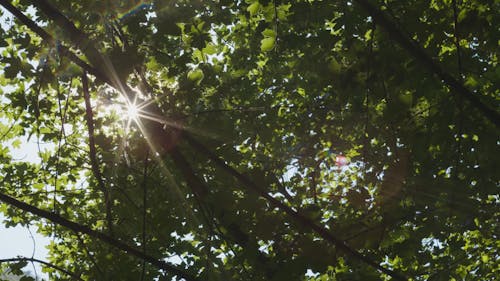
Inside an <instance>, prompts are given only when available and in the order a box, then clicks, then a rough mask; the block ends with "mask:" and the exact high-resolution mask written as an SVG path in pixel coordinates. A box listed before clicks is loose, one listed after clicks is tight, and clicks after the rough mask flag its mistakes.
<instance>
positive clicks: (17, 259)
mask: <svg viewBox="0 0 500 281" xmlns="http://www.w3.org/2000/svg"><path fill="white" fill-rule="evenodd" d="M22 261H26V262H37V263H41V264H43V265H46V266H48V267H51V268H53V269H55V270H57V271H60V272H62V273H64V274H66V275H68V276H70V277H71V278H72V279H74V280H81V281H83V279H82V278H81V277H80V276H79V275H77V274H75V273H73V272H71V271H68V270H66V269H64V268H62V267H60V266H57V265H55V264H53V263H50V262H47V261H43V260H39V259H36V258H28V257H17V258H10V259H0V264H1V263H4V262H22Z"/></svg>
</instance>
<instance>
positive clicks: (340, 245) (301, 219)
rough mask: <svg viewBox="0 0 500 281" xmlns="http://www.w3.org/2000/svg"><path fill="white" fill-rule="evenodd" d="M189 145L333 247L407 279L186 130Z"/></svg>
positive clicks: (401, 278)
mask: <svg viewBox="0 0 500 281" xmlns="http://www.w3.org/2000/svg"><path fill="white" fill-rule="evenodd" d="M184 138H185V139H186V140H187V142H188V143H189V145H190V146H191V147H192V148H193V149H195V150H196V151H198V152H200V153H202V154H204V155H205V156H207V157H208V159H210V161H212V162H213V163H214V164H216V165H217V166H219V167H220V168H221V169H222V170H224V171H226V172H227V173H228V174H230V175H231V176H233V177H234V178H235V179H237V180H238V181H239V182H240V183H241V184H243V185H244V186H245V187H246V188H248V189H249V190H252V191H254V192H256V193H257V194H259V195H260V196H261V197H263V198H264V199H266V200H267V201H268V202H269V203H270V204H272V205H273V206H274V207H275V208H278V209H280V210H281V211H283V212H285V213H286V214H287V215H288V216H289V217H290V218H292V219H293V220H294V221H295V222H297V223H299V224H300V225H302V226H305V227H306V228H309V229H311V230H313V231H314V232H316V233H317V234H318V235H319V236H321V237H322V238H323V239H325V240H326V241H328V242H329V243H331V244H333V245H335V247H336V248H337V249H338V250H340V251H342V252H344V253H345V254H347V255H348V256H351V257H353V258H355V259H357V260H358V261H361V262H363V263H365V264H367V265H369V266H371V267H373V268H375V269H377V270H378V271H380V272H383V273H385V274H387V275H389V276H391V277H392V278H394V279H395V280H407V278H406V277H404V276H402V275H400V274H399V273H397V272H394V271H393V270H390V269H387V268H385V267H383V266H381V265H380V264H378V263H377V262H375V261H373V260H371V259H370V258H368V257H366V256H364V255H363V254H361V253H359V252H358V251H356V250H354V249H352V248H351V247H350V246H349V245H348V244H347V243H346V242H345V241H344V240H342V239H340V238H338V237H336V236H334V235H333V234H332V233H330V231H328V230H327V229H326V228H324V227H323V226H320V225H318V224H317V223H315V222H314V221H312V220H310V219H309V218H307V217H306V216H304V215H302V214H301V213H299V212H297V211H296V210H294V209H292V208H291V207H289V206H287V205H285V204H284V203H283V202H281V201H280V200H278V199H276V198H274V197H272V196H271V195H269V193H267V191H266V190H264V189H263V188H261V187H260V186H258V185H257V184H255V183H254V182H253V181H252V180H250V179H249V178H248V177H247V176H245V175H243V174H241V173H240V172H238V171H237V170H235V169H234V168H233V167H231V166H229V165H228V164H227V163H226V162H225V161H224V160H223V159H221V158H219V157H218V156H217V155H215V154H214V153H213V152H212V151H210V150H209V149H208V148H207V147H205V146H204V145H203V144H201V143H200V142H198V141H197V140H195V139H194V138H192V137H191V136H190V135H188V133H187V132H185V137H184Z"/></svg>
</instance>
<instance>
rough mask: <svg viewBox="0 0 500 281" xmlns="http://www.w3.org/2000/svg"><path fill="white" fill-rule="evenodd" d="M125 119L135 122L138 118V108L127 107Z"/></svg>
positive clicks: (135, 106) (133, 106) (133, 105)
mask: <svg viewBox="0 0 500 281" xmlns="http://www.w3.org/2000/svg"><path fill="white" fill-rule="evenodd" d="M127 115H128V116H127V117H126V118H127V119H132V120H137V119H138V118H139V108H138V107H137V105H135V104H129V105H128V106H127Z"/></svg>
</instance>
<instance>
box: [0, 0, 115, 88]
mask: <svg viewBox="0 0 500 281" xmlns="http://www.w3.org/2000/svg"><path fill="white" fill-rule="evenodd" d="M10 2H11V1H9V0H0V5H2V6H3V7H4V8H5V9H6V10H7V11H9V12H10V13H12V14H13V15H14V16H15V17H16V18H17V19H19V20H20V21H21V22H22V23H23V24H24V25H26V26H27V27H28V28H29V29H31V31H33V32H35V33H36V34H38V36H40V37H41V38H42V39H43V40H44V41H45V42H46V43H47V44H49V45H52V46H53V45H56V42H57V40H56V39H54V37H52V35H50V34H49V33H47V32H46V31H45V30H44V29H43V28H41V27H39V26H38V25H37V24H36V23H35V22H34V21H32V20H31V19H30V18H28V17H27V16H25V15H24V14H23V13H22V12H21V11H20V10H19V9H17V8H16V7H14V6H13V5H12V4H11V3H10ZM57 45H58V49H59V50H60V52H61V55H62V56H66V57H67V58H68V59H69V60H71V61H72V62H74V63H75V64H76V65H78V66H79V67H81V68H82V69H83V70H85V71H87V72H88V73H91V74H92V75H94V76H95V77H97V78H98V79H99V80H102V81H104V82H106V83H110V80H109V79H108V78H107V76H106V75H104V73H102V72H101V71H100V70H99V69H97V68H95V67H93V66H91V65H89V64H88V63H86V62H85V61H83V60H82V59H80V58H79V57H78V56H77V55H75V54H74V53H73V52H72V51H71V50H70V49H69V48H68V47H66V46H64V45H62V44H57Z"/></svg>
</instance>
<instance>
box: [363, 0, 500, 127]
mask: <svg viewBox="0 0 500 281" xmlns="http://www.w3.org/2000/svg"><path fill="white" fill-rule="evenodd" d="M355 2H357V3H358V4H359V5H360V6H361V7H362V8H363V9H364V10H365V11H366V12H368V14H370V15H371V16H372V17H373V19H374V20H375V23H377V24H378V25H380V26H381V27H382V28H383V29H385V31H386V32H387V33H388V34H389V36H390V37H391V38H392V40H394V41H396V42H397V43H398V44H399V45H400V46H401V47H402V48H403V49H405V50H406V51H407V52H409V53H410V54H411V56H412V57H413V58H414V59H415V60H416V61H418V62H420V63H421V64H422V65H423V66H424V67H425V68H427V69H428V70H429V71H430V72H432V73H434V74H435V75H436V76H437V77H439V79H441V80H442V81H443V82H444V84H445V85H446V86H448V88H449V89H450V90H452V91H454V92H455V93H456V94H458V95H460V96H462V97H464V98H465V99H466V100H468V101H469V102H470V103H471V104H472V105H473V106H474V107H476V108H477V109H478V110H479V111H481V112H482V113H483V115H484V116H485V117H486V118H487V119H488V120H490V121H491V123H493V124H494V125H495V126H496V127H497V128H498V127H500V114H499V113H498V112H497V111H496V110H494V109H491V108H490V107H488V106H487V105H486V104H484V102H482V101H481V100H480V98H479V97H478V94H474V93H472V92H471V91H470V90H469V89H467V88H466V87H465V86H464V85H463V84H462V83H461V82H460V81H458V80H457V79H456V78H455V77H453V76H452V75H451V74H449V73H448V72H446V71H445V70H444V69H443V68H442V67H441V66H440V65H439V63H438V62H436V61H435V60H433V59H432V58H431V57H430V56H428V55H427V54H426V53H425V50H424V49H423V48H422V47H421V46H420V45H418V44H417V42H415V40H412V39H410V38H409V37H408V36H406V35H405V34H404V33H403V32H402V31H401V30H400V29H399V28H398V26H397V25H396V24H395V23H394V22H392V21H391V20H390V19H389V17H387V15H386V14H385V13H384V12H382V11H381V10H380V9H378V8H377V7H375V6H374V5H373V4H372V3H370V1H369V0H355Z"/></svg>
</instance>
